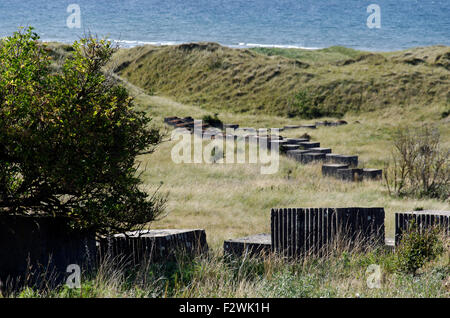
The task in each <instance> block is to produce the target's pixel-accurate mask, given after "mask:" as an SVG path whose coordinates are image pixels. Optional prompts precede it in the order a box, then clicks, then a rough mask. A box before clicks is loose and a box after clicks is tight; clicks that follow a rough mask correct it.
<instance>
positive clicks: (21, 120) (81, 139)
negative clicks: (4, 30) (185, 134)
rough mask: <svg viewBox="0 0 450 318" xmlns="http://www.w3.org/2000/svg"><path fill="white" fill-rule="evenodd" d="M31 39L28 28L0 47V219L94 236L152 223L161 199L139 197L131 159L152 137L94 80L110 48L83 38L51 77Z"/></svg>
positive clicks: (154, 133) (141, 117) (139, 115)
mask: <svg viewBox="0 0 450 318" xmlns="http://www.w3.org/2000/svg"><path fill="white" fill-rule="evenodd" d="M38 40H39V36H38V35H37V34H36V33H34V32H33V29H32V28H28V29H26V30H20V31H18V32H15V33H14V34H13V35H12V36H10V37H7V38H5V39H3V40H2V42H1V45H0V213H10V214H19V215H24V214H39V215H49V216H64V217H69V218H70V220H71V221H72V223H73V226H75V227H79V228H91V229H95V230H97V231H99V232H101V233H102V232H103V233H107V232H110V231H124V230H129V229H130V228H132V227H135V226H138V225H144V224H146V223H148V222H150V221H153V220H154V219H155V218H156V217H157V216H158V215H160V213H161V212H162V211H163V207H164V202H165V197H164V196H160V195H159V194H157V193H155V194H154V195H153V196H151V197H150V198H149V196H148V194H147V193H146V192H144V191H142V190H141V189H140V185H141V181H140V179H139V178H138V176H137V166H136V164H135V158H136V156H138V155H140V154H143V153H149V152H152V151H153V149H154V146H155V145H157V144H158V143H159V142H160V140H161V136H160V134H159V131H158V130H155V129H152V128H150V127H149V124H150V121H151V119H150V118H148V117H147V116H146V115H145V113H143V112H137V111H135V110H134V107H133V99H132V98H131V97H130V96H129V95H128V92H127V91H126V89H125V88H123V87H122V86H120V85H117V84H116V83H115V82H114V81H112V80H111V79H109V78H107V77H106V75H105V74H104V73H103V72H102V69H103V67H104V66H105V65H106V63H107V62H108V61H109V60H110V58H111V56H112V54H113V53H114V51H115V49H114V48H113V47H112V45H111V43H110V42H107V41H105V40H97V39H95V38H93V37H91V36H88V37H87V38H84V39H81V40H80V41H78V42H75V43H74V44H73V50H69V51H68V54H69V55H68V57H67V58H66V59H65V60H64V61H63V63H62V66H61V67H60V68H58V69H57V70H55V69H54V68H52V67H51V56H50V53H49V50H48V49H46V47H45V45H44V44H42V43H40V42H39V41H38Z"/></svg>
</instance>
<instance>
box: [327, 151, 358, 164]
mask: <svg viewBox="0 0 450 318" xmlns="http://www.w3.org/2000/svg"><path fill="white" fill-rule="evenodd" d="M327 161H328V162H331V163H343V164H348V165H349V166H350V167H357V166H358V156H347V155H338V154H327Z"/></svg>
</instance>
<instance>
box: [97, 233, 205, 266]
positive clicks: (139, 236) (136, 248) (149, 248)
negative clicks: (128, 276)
mask: <svg viewBox="0 0 450 318" xmlns="http://www.w3.org/2000/svg"><path fill="white" fill-rule="evenodd" d="M207 250H208V244H207V242H206V233H205V231H204V230H147V231H135V232H128V233H125V234H116V235H113V236H111V237H107V238H102V239H100V241H99V258H100V259H103V258H104V257H113V258H114V257H121V258H124V259H125V260H126V261H128V262H129V264H130V265H138V264H141V263H142V262H144V261H147V262H159V261H165V260H172V259H174V258H175V257H176V256H177V254H178V253H181V254H183V255H185V256H190V257H193V256H195V255H198V254H200V253H204V252H206V251H207Z"/></svg>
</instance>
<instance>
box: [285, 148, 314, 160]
mask: <svg viewBox="0 0 450 318" xmlns="http://www.w3.org/2000/svg"><path fill="white" fill-rule="evenodd" d="M308 152H311V151H310V150H308V149H306V150H289V151H287V152H286V155H287V156H288V157H289V158H292V159H294V160H296V161H298V162H301V161H302V154H304V153H308Z"/></svg>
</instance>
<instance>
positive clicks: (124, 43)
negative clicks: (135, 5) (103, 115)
mask: <svg viewBox="0 0 450 318" xmlns="http://www.w3.org/2000/svg"><path fill="white" fill-rule="evenodd" d="M108 40H109V41H111V42H112V43H115V44H117V45H118V46H119V47H122V48H133V47H136V46H143V45H153V46H172V45H181V44H186V43H192V42H196V41H190V42H189V41H140V40H117V39H108ZM42 41H43V42H60V43H65V44H71V43H73V41H70V40H67V39H58V38H51V39H50V38H49V39H42ZM219 44H220V45H222V46H226V47H230V48H239V49H245V48H277V49H302V50H319V49H321V48H319V47H306V46H301V45H290V44H289V45H288V44H260V43H244V42H240V43H237V44H225V43H219Z"/></svg>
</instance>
